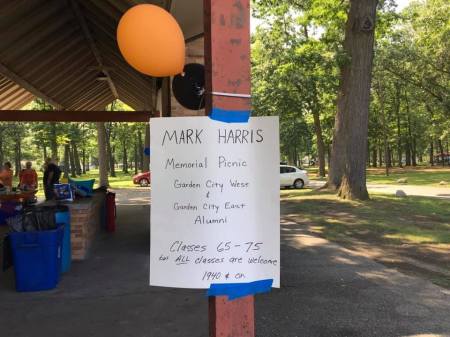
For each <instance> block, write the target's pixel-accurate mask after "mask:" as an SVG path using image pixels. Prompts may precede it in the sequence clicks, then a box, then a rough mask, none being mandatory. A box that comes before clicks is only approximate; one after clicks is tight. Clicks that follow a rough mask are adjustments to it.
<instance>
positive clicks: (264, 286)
mask: <svg viewBox="0 0 450 337" xmlns="http://www.w3.org/2000/svg"><path fill="white" fill-rule="evenodd" d="M272 284H273V279H267V280H261V281H255V282H250V283H213V284H211V285H210V287H209V289H208V293H207V295H208V296H228V300H230V301H231V300H235V299H237V298H240V297H245V296H248V295H255V294H262V293H267V292H269V291H270V290H271V289H272Z"/></svg>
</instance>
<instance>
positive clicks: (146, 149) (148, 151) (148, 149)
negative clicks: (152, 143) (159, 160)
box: [144, 147, 150, 157]
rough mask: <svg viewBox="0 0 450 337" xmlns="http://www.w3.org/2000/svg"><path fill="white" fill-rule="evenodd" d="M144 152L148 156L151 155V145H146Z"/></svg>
mask: <svg viewBox="0 0 450 337" xmlns="http://www.w3.org/2000/svg"><path fill="white" fill-rule="evenodd" d="M144 154H145V155H146V156H147V157H149V156H150V148H149V147H146V148H145V149H144Z"/></svg>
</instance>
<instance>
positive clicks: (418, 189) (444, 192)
mask: <svg viewBox="0 0 450 337" xmlns="http://www.w3.org/2000/svg"><path fill="white" fill-rule="evenodd" d="M324 184H325V183H324V182H323V181H317V180H312V181H311V182H310V184H309V186H308V187H311V188H320V187H322V186H323V185H324ZM367 189H368V190H369V192H373V193H384V194H395V192H396V191H398V190H402V191H404V192H405V193H406V194H407V195H411V196H419V197H434V198H442V199H450V187H448V188H447V187H432V186H418V185H388V184H367Z"/></svg>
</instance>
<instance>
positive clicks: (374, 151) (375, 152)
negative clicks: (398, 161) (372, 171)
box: [372, 146, 377, 167]
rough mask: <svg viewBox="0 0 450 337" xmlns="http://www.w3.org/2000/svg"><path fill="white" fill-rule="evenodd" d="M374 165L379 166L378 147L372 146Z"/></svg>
mask: <svg viewBox="0 0 450 337" xmlns="http://www.w3.org/2000/svg"><path fill="white" fill-rule="evenodd" d="M372 165H373V167H377V147H376V146H373V147H372Z"/></svg>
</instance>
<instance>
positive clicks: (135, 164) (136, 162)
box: [134, 142, 139, 174]
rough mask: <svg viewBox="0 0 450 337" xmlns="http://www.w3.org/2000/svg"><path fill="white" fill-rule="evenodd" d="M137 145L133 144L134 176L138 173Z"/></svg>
mask: <svg viewBox="0 0 450 337" xmlns="http://www.w3.org/2000/svg"><path fill="white" fill-rule="evenodd" d="M138 152H139V151H138V144H136V142H135V143H134V174H138V172H139V167H138V165H139V154H138Z"/></svg>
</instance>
